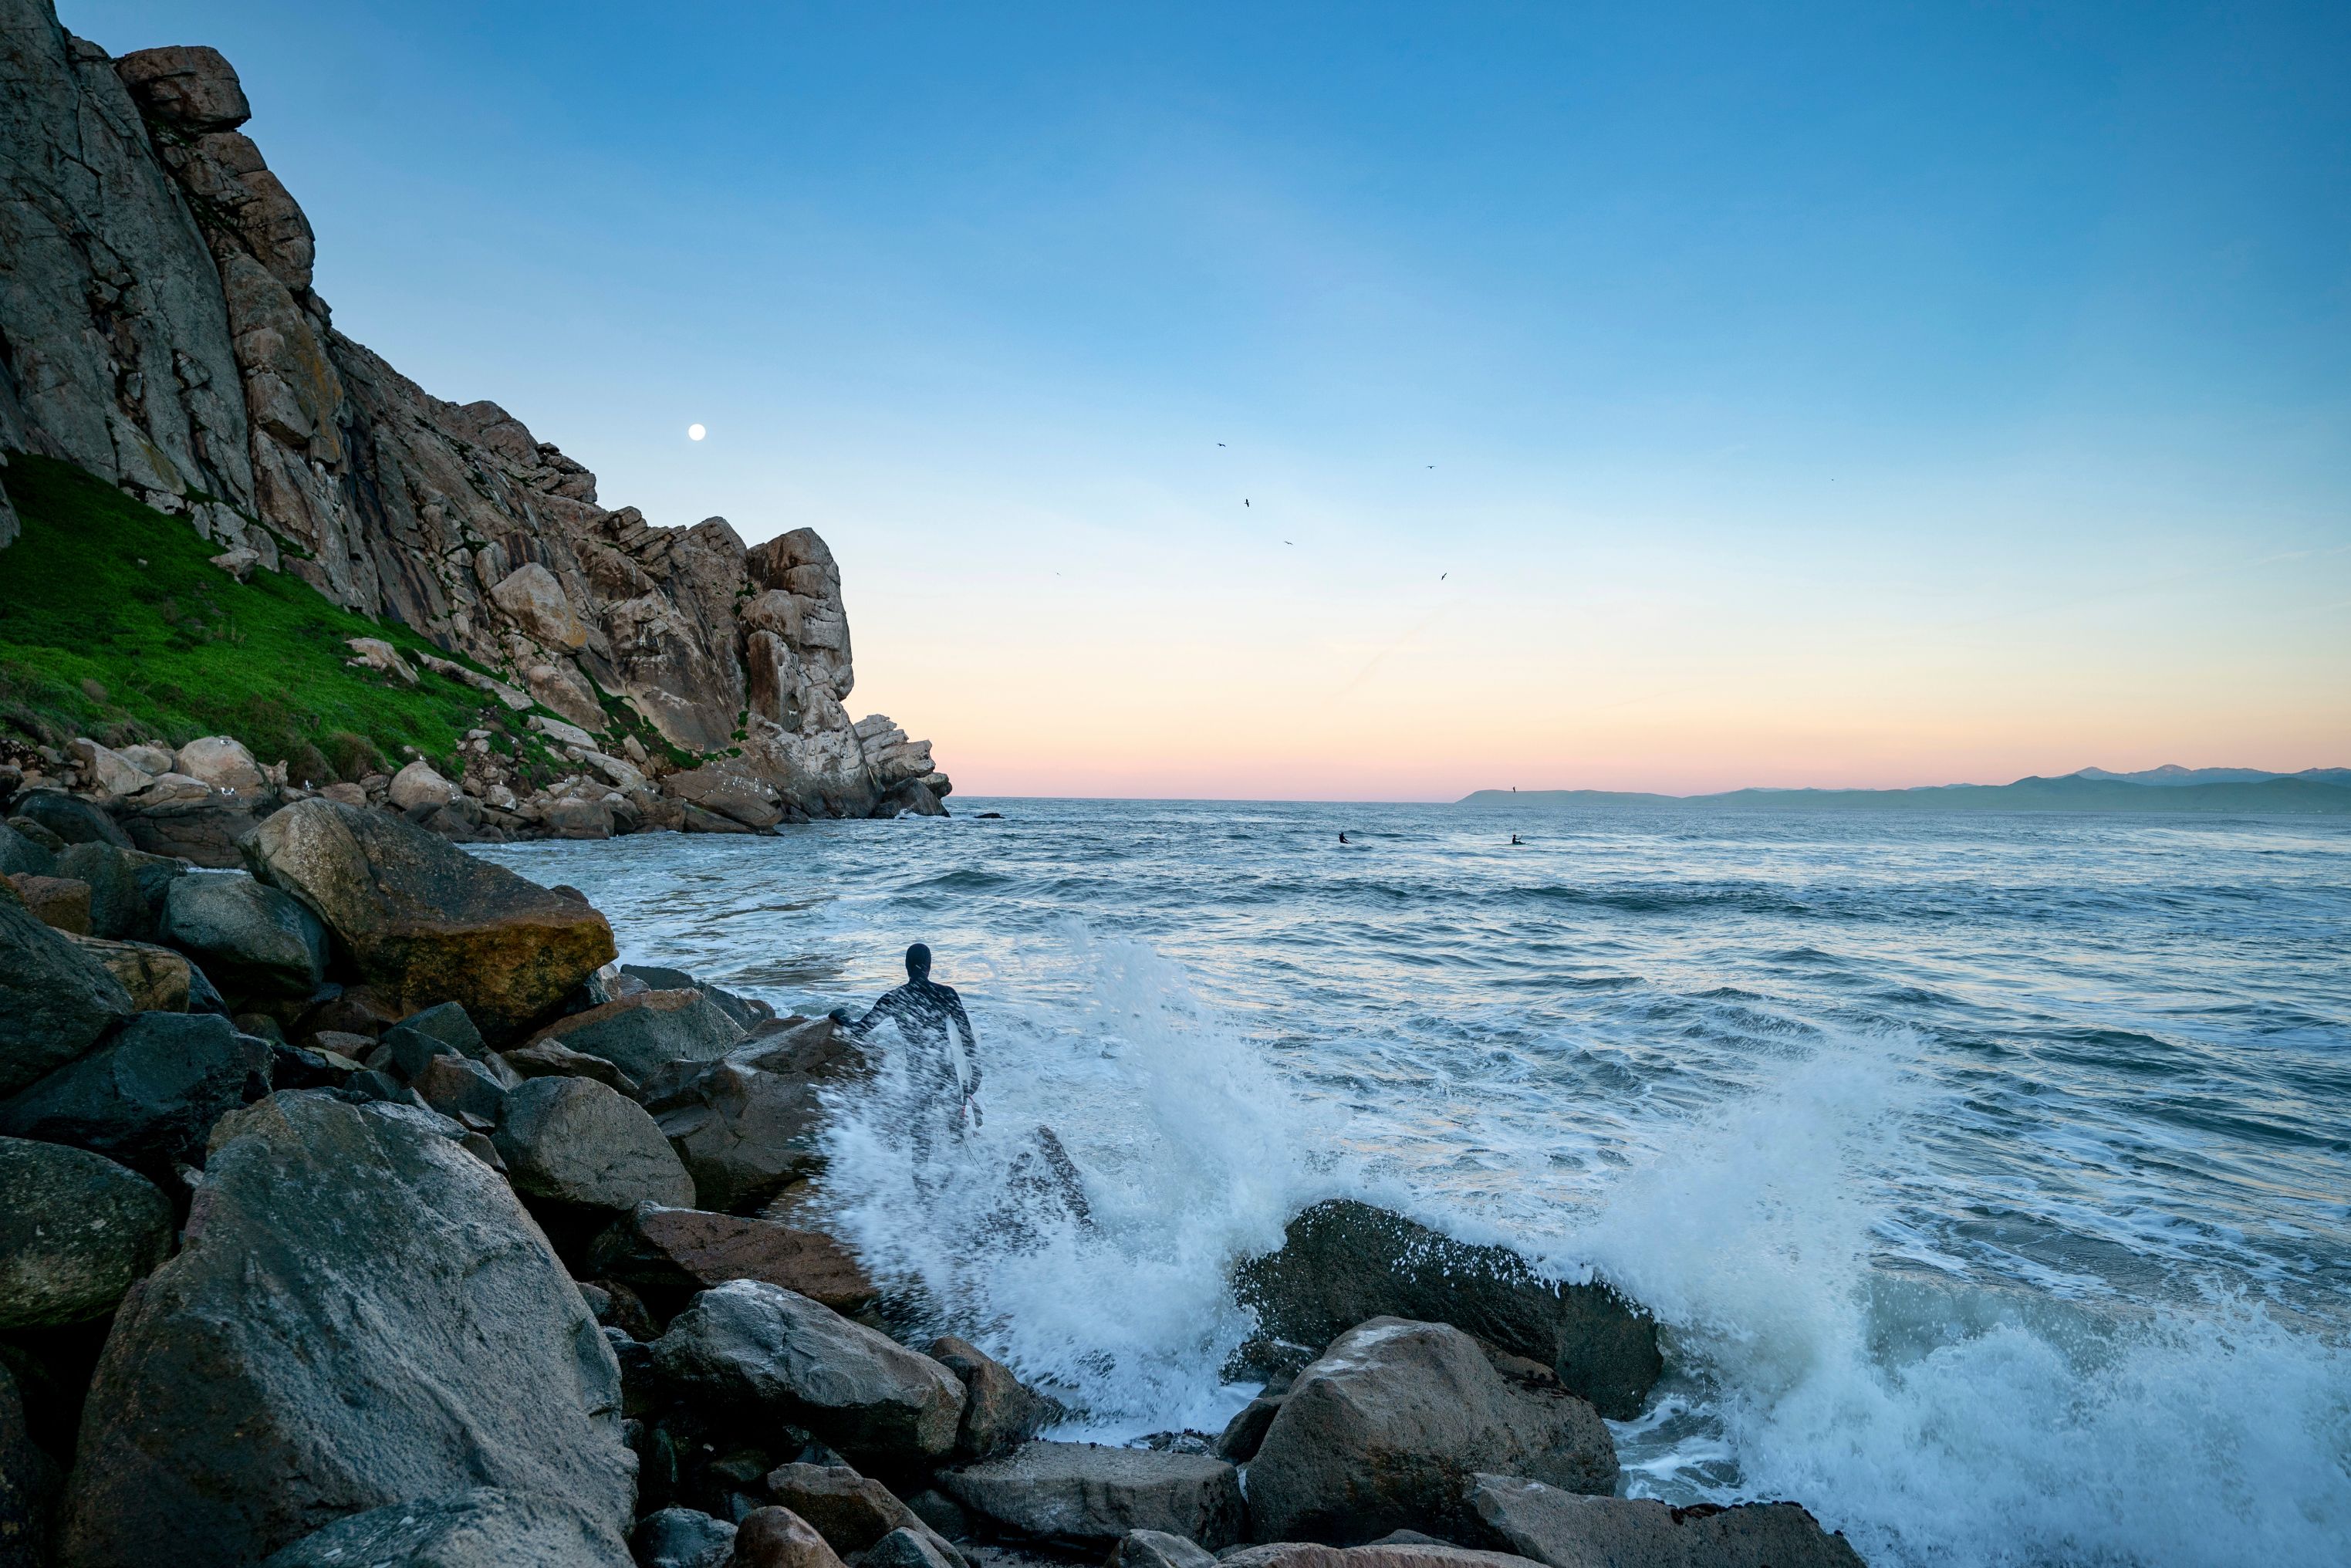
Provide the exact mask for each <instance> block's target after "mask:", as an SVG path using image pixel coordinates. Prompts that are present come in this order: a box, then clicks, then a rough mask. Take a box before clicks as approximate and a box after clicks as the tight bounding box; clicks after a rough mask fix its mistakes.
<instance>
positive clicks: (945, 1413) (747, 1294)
mask: <svg viewBox="0 0 2351 1568" xmlns="http://www.w3.org/2000/svg"><path fill="white" fill-rule="evenodd" d="M653 1361H654V1364H655V1365H656V1366H658V1367H659V1368H660V1369H661V1372H662V1375H663V1376H664V1378H666V1379H667V1380H668V1382H669V1384H670V1385H671V1386H672V1387H674V1388H676V1389H678V1390H680V1391H681V1392H682V1393H683V1394H684V1395H685V1396H687V1397H688V1398H690V1399H698V1400H704V1401H707V1402H708V1404H709V1405H710V1406H713V1407H715V1408H718V1409H722V1410H726V1411H729V1412H732V1413H733V1414H735V1415H736V1416H738V1417H745V1418H748V1419H752V1420H757V1421H769V1422H772V1421H782V1422H786V1423H789V1424H790V1425H793V1426H798V1427H806V1428H808V1429H809V1430H810V1431H811V1432H814V1433H815V1434H816V1435H817V1436H818V1437H820V1438H822V1439H823V1440H824V1441H825V1442H827V1443H829V1444H831V1446H832V1447H833V1448H836V1449H838V1450H840V1451H841V1453H843V1454H845V1455H847V1456H848V1457H849V1458H850V1459H851V1460H852V1462H864V1461H867V1460H880V1461H882V1462H883V1463H884V1464H887V1463H891V1462H908V1461H920V1460H923V1459H935V1458H943V1457H945V1456H946V1455H947V1454H949V1453H951V1452H953V1451H954V1448H955V1441H956V1425H957V1423H958V1421H959V1420H960V1418H961V1416H962V1415H963V1385H962V1384H960V1383H958V1382H956V1377H955V1375H954V1374H953V1373H951V1372H949V1371H948V1370H947V1369H946V1367H944V1366H941V1365H940V1364H938V1363H937V1362H935V1361H933V1360H931V1359H930V1358H928V1357H927V1356H922V1355H917V1354H914V1352H913V1351H910V1350H907V1349H906V1348H904V1346H903V1345H900V1344H897V1343H893V1341H891V1340H890V1339H888V1338H887V1337H885V1336H883V1335H882V1334H879V1333H875V1332H874V1331H873V1330H872V1329H869V1328H866V1327H864V1326H862V1324H858V1323H853V1322H850V1321H849V1320H848V1319H847V1318H844V1317H842V1316H841V1314H840V1313H838V1312H834V1311H832V1310H831V1308H830V1307H826V1306H824V1305H822V1304H820V1303H819V1302H816V1301H810V1300H809V1299H808V1298H807V1297H806V1296H802V1295H799V1294H797V1293H795V1292H793V1291H787V1290H783V1289H781V1288H780V1287H778V1286H775V1285H768V1284H763V1283H760V1282H759V1281H754V1280H736V1281H729V1282H728V1283H726V1284H724V1285H720V1286H717V1287H716V1288H715V1289H713V1290H708V1291H704V1292H703V1293H702V1294H701V1295H699V1296H697V1297H695V1300H694V1303H693V1305H691V1306H689V1307H688V1308H686V1310H685V1311H684V1312H681V1313H679V1314H678V1315H677V1317H676V1318H674V1320H672V1322H671V1323H670V1325H669V1332H668V1333H665V1334H664V1335H662V1337H661V1339H660V1340H659V1341H658V1342H656V1343H655V1344H654V1345H653Z"/></svg>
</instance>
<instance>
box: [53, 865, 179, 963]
mask: <svg viewBox="0 0 2351 1568" xmlns="http://www.w3.org/2000/svg"><path fill="white" fill-rule="evenodd" d="M146 865H152V866H154V867H155V868H156V870H155V872H154V873H152V875H153V876H154V877H155V878H156V879H158V884H157V891H158V892H160V891H162V888H163V887H165V886H168V885H169V880H170V879H171V878H173V877H177V876H179V875H181V874H183V873H184V872H185V871H186V869H187V868H186V867H184V866H183V865H182V864H181V863H180V862H178V861H175V860H167V859H165V858H164V857H163V856H162V855H147V854H141V853H140V852H138V851H137V850H120V849H117V848H115V847H114V846H113V845H112V844H68V846H66V852H65V853H63V854H61V855H59V856H57V875H59V876H68V877H72V878H73V879H74V880H75V881H77V882H82V883H89V935H90V936H103V937H106V938H108V939H109V940H110V941H123V940H128V939H130V938H133V937H140V936H153V935H154V933H155V929H156V919H155V913H156V912H154V911H152V910H151V908H150V906H149V902H148V887H147V882H148V880H149V879H148V877H147V876H144V875H142V867H143V866H146Z"/></svg>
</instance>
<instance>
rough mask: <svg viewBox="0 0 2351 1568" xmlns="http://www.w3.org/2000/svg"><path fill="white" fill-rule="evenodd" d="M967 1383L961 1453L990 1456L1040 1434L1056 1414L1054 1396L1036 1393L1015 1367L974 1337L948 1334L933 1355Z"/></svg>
mask: <svg viewBox="0 0 2351 1568" xmlns="http://www.w3.org/2000/svg"><path fill="white" fill-rule="evenodd" d="M927 1354H929V1355H930V1358H931V1359H932V1360H933V1361H935V1362H937V1363H938V1364H940V1365H941V1366H944V1367H946V1369H947V1370H948V1371H949V1372H952V1373H954V1374H955V1375H956V1377H958V1378H960V1379H961V1380H962V1382H963V1422H962V1425H961V1427H959V1428H958V1430H957V1431H956V1457H957V1458H965V1459H984V1458H988V1457H990V1456H991V1455H995V1454H1000V1453H1002V1452H1003V1451H1004V1450H1005V1449H1007V1448H1016V1447H1018V1446H1019V1445H1020V1444H1022V1443H1025V1442H1027V1441H1028V1440H1029V1438H1031V1437H1035V1436H1036V1435H1037V1434H1038V1432H1039V1431H1040V1430H1041V1429H1043V1427H1044V1426H1045V1423H1046V1422H1047V1421H1049V1420H1050V1419H1051V1418H1052V1415H1053V1405H1052V1402H1051V1401H1050V1400H1048V1399H1045V1398H1043V1397H1041V1396H1038V1395H1036V1394H1032V1393H1030V1392H1029V1389H1028V1388H1027V1387H1026V1386H1025V1385H1022V1383H1021V1381H1020V1380H1019V1378H1017V1377H1015V1376H1013V1375H1012V1369H1011V1368H1009V1367H1008V1366H1006V1365H1005V1364H1003V1363H1002V1362H1000V1361H998V1360H996V1359H995V1358H994V1357H992V1356H990V1355H988V1354H987V1353H986V1352H984V1351H982V1350H981V1349H980V1348H979V1347H978V1346H977V1345H975V1344H973V1343H971V1342H969V1341H968V1340H961V1339H957V1338H956V1336H955V1335H953V1334H943V1335H941V1336H940V1337H939V1338H937V1339H935V1340H933V1341H932V1342H931V1344H930V1349H929V1351H928V1353H927Z"/></svg>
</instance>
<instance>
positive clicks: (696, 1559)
mask: <svg viewBox="0 0 2351 1568" xmlns="http://www.w3.org/2000/svg"><path fill="white" fill-rule="evenodd" d="M629 1551H630V1552H631V1553H632V1555H633V1556H634V1557H635V1558H636V1560H637V1565H638V1568H726V1565H727V1563H730V1562H731V1561H733V1559H734V1556H735V1527H734V1526H733V1525H732V1524H729V1523H728V1522H726V1521H725V1520H723V1519H713V1518H711V1517H710V1515H708V1514H706V1513H703V1512H700V1511H696V1510H695V1509H690V1508H664V1509H662V1510H660V1511H657V1512H653V1513H649V1514H647V1515H645V1517H644V1518H643V1519H641V1520H639V1521H637V1528H636V1531H635V1533H633V1534H632V1535H631V1536H630V1537H629Z"/></svg>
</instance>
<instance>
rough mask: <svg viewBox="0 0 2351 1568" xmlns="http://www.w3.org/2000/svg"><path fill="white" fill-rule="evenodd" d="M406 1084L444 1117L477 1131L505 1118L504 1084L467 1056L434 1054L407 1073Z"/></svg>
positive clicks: (505, 1091) (505, 1095)
mask: <svg viewBox="0 0 2351 1568" xmlns="http://www.w3.org/2000/svg"><path fill="white" fill-rule="evenodd" d="M408 1086H409V1087H410V1088H411V1089H413V1090H415V1091H416V1093H417V1097H418V1098H419V1099H421V1100H423V1102H424V1103H426V1104H427V1105H430V1106H432V1107H433V1109H434V1110H435V1111H438V1112H440V1113H442V1114H443V1115H444V1116H447V1117H451V1118H453V1119H454V1120H455V1121H458V1122H461V1123H464V1124H465V1125H467V1126H470V1127H473V1128H475V1130H476V1131H479V1130H482V1129H485V1128H489V1127H495V1126H496V1125H497V1124H499V1123H500V1122H501V1121H503V1120H505V1117H506V1108H507V1088H506V1085H505V1084H503V1083H500V1082H498V1081H497V1078H496V1075H495V1074H494V1073H492V1072H491V1071H490V1070H489V1069H488V1068H486V1067H485V1066H483V1065H482V1064H481V1063H480V1062H478V1061H471V1060H469V1059H468V1058H465V1057H463V1056H458V1055H455V1054H454V1053H453V1054H451V1055H448V1056H436V1057H434V1058H433V1059H432V1060H431V1061H427V1062H426V1063H425V1064H424V1070H423V1071H422V1072H417V1073H413V1074H412V1075H411V1076H410V1078H409V1080H408Z"/></svg>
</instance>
